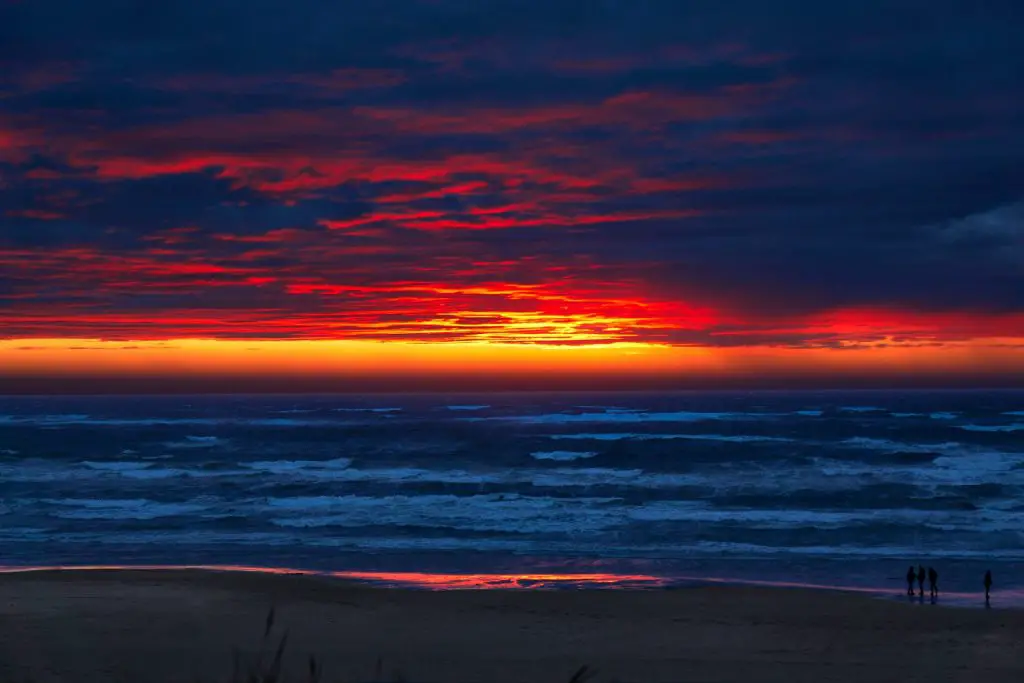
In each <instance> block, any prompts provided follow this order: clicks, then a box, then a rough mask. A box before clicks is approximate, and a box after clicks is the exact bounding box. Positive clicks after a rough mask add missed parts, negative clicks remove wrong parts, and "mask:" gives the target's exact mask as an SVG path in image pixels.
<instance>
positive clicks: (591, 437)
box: [546, 432, 795, 443]
mask: <svg viewBox="0 0 1024 683" xmlns="http://www.w3.org/2000/svg"><path fill="white" fill-rule="evenodd" d="M546 436H547V438H549V439H555V440H558V439H576V440H584V441H626V440H634V441H660V440H673V439H690V440H693V441H724V442H728V443H791V442H793V441H795V439H790V438H788V437H781V436H761V435H758V434H649V433H645V432H581V433H579V434H548V435H546Z"/></svg>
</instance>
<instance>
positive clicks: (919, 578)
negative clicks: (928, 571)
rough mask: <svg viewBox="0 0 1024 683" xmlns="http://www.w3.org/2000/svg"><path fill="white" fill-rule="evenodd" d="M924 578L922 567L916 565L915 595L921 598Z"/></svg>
mask: <svg viewBox="0 0 1024 683" xmlns="http://www.w3.org/2000/svg"><path fill="white" fill-rule="evenodd" d="M924 577H925V573H924V567H923V566H922V565H917V594H918V595H919V596H920V597H922V598H923V597H924Z"/></svg>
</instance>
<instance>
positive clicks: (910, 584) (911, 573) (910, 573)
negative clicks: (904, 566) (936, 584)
mask: <svg viewBox="0 0 1024 683" xmlns="http://www.w3.org/2000/svg"><path fill="white" fill-rule="evenodd" d="M916 579H917V571H915V570H914V565H910V569H908V570H907V595H909V596H910V597H914V581H915V580H916Z"/></svg>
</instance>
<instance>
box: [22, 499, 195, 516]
mask: <svg viewBox="0 0 1024 683" xmlns="http://www.w3.org/2000/svg"><path fill="white" fill-rule="evenodd" d="M41 502H44V503H47V504H49V505H53V506H57V507H59V508H63V509H60V510H57V511H55V512H52V513H51V516H52V517H58V518H61V519H93V520H133V519H134V520H146V519H157V518H160V517H179V516H183V515H193V514H195V513H197V512H201V511H203V510H206V509H208V508H207V506H206V505H204V504H199V503H160V502H157V501H153V500H148V499H144V498H135V499H110V498H105V499H92V498H63V499H56V500H43V501H41Z"/></svg>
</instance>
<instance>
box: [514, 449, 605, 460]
mask: <svg viewBox="0 0 1024 683" xmlns="http://www.w3.org/2000/svg"><path fill="white" fill-rule="evenodd" d="M596 455H597V451H538V452H536V453H530V456H531V457H532V458H534V459H535V460H559V461H567V460H583V459H586V458H593V457H595V456H596Z"/></svg>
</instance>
